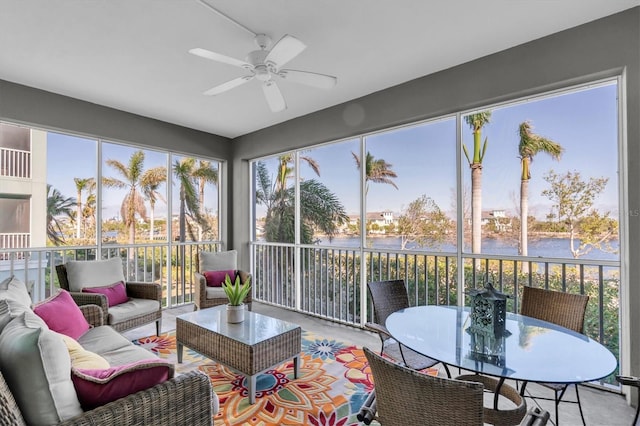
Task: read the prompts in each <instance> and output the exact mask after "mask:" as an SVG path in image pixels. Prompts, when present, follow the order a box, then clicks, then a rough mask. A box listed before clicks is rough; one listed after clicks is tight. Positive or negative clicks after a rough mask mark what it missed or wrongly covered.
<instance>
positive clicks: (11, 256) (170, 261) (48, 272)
mask: <svg viewBox="0 0 640 426" xmlns="http://www.w3.org/2000/svg"><path fill="white" fill-rule="evenodd" d="M220 246H221V243H219V242H198V243H171V244H168V243H166V242H165V243H163V244H138V245H120V244H108V245H104V246H102V247H101V248H100V249H98V248H97V247H95V246H92V247H64V248H60V247H56V248H41V249H40V248H30V249H28V250H24V249H2V250H0V280H2V279H4V278H5V277H7V276H9V275H12V274H13V275H15V276H16V277H17V278H19V279H20V280H22V281H23V282H25V283H26V284H27V286H28V287H29V288H31V294H32V299H33V301H34V302H38V301H40V300H43V299H45V298H46V297H48V296H49V295H51V294H52V293H53V292H54V290H55V289H57V288H59V287H60V283H59V281H58V277H57V275H56V272H55V267H56V265H60V264H63V263H65V262H67V261H69V260H95V259H108V258H111V257H115V256H119V257H121V258H123V259H127V260H128V261H127V262H126V269H125V277H126V279H127V280H128V281H139V282H153V283H158V284H160V285H161V286H162V290H163V305H164V306H165V307H173V306H178V305H182V304H185V303H191V302H193V299H194V292H195V285H194V282H193V272H196V271H197V270H198V269H197V268H198V256H197V254H198V253H199V252H200V251H217V250H219V249H220ZM98 251H99V253H98Z"/></svg>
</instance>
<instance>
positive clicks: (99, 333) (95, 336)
mask: <svg viewBox="0 0 640 426" xmlns="http://www.w3.org/2000/svg"><path fill="white" fill-rule="evenodd" d="M78 343H80V345H82V347H83V348H84V349H86V350H88V351H91V352H94V353H97V354H98V355H102V354H103V353H106V352H110V351H115V350H117V349H120V348H124V347H126V346H130V345H131V342H130V341H129V340H127V339H126V338H125V337H124V336H123V335H121V334H120V333H118V332H117V331H115V330H114V329H113V328H111V327H109V326H107V325H103V326H100V327H95V328H91V329H89V331H87V332H86V333H84V334H83V335H82V336H80V338H79V339H78Z"/></svg>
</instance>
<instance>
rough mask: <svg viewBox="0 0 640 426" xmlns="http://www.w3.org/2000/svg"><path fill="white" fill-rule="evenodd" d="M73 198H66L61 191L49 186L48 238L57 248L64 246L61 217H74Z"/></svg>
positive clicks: (74, 201)
mask: <svg viewBox="0 0 640 426" xmlns="http://www.w3.org/2000/svg"><path fill="white" fill-rule="evenodd" d="M75 203H76V200H75V199H74V198H73V197H69V198H65V197H64V196H63V195H62V193H61V192H60V191H58V190H57V189H55V188H53V186H52V185H49V184H47V237H48V238H49V240H50V241H51V242H52V243H53V244H54V245H56V246H59V245H60V244H64V242H65V240H64V235H63V234H62V223H61V222H60V219H59V217H60V216H67V217H69V218H71V217H72V216H73V205H74V204H75Z"/></svg>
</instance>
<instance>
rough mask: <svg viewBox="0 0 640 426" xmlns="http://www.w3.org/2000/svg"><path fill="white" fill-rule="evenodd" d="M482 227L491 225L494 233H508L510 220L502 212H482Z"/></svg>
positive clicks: (510, 224)
mask: <svg viewBox="0 0 640 426" xmlns="http://www.w3.org/2000/svg"><path fill="white" fill-rule="evenodd" d="M481 223H482V226H486V225H493V226H494V229H495V230H496V231H500V232H502V231H508V230H510V229H511V227H512V223H511V219H510V218H509V217H507V212H505V211H504V210H486V211H483V212H482V220H481Z"/></svg>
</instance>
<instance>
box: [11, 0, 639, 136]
mask: <svg viewBox="0 0 640 426" xmlns="http://www.w3.org/2000/svg"><path fill="white" fill-rule="evenodd" d="M206 1H207V2H208V3H209V4H211V5H212V6H213V7H215V8H216V9H218V10H220V11H221V12H222V13H224V14H226V15H227V16H229V17H231V18H233V19H235V20H236V21H238V22H239V23H240V24H242V25H243V26H245V27H247V28H249V29H250V30H251V31H253V32H256V33H265V34H267V35H269V36H270V37H271V38H272V39H273V40H274V41H276V40H278V39H280V37H282V36H283V35H284V34H291V35H293V36H295V37H297V38H299V39H300V40H302V41H303V42H304V43H305V44H307V46H308V47H307V49H306V50H305V51H304V52H302V53H301V54H300V55H299V56H297V57H296V58H295V59H293V60H292V61H291V62H289V63H288V64H287V66H286V67H287V68H293V69H299V70H307V71H314V72H318V73H324V74H330V75H334V76H337V77H338V84H337V86H336V87H335V88H333V89H331V90H328V91H327V90H321V89H315V88H311V87H307V86H303V85H299V84H296V83H293V82H290V81H280V82H279V87H280V89H281V91H282V93H283V95H284V97H285V99H286V101H287V104H288V109H287V110H285V111H283V112H280V113H272V112H271V111H270V110H269V108H268V106H267V103H266V101H265V99H264V96H263V93H262V89H261V87H260V85H259V82H257V81H255V80H254V81H251V82H249V83H247V84H245V85H243V86H241V87H237V88H235V89H233V90H231V91H229V92H226V93H223V94H221V95H218V96H215V97H207V96H203V95H202V92H204V91H205V90H207V89H209V88H211V87H213V86H216V85H218V84H221V83H223V82H226V81H228V80H232V79H234V78H236V77H240V76H241V75H244V74H245V71H244V70H242V69H240V68H236V67H233V66H229V65H225V64H221V63H216V62H213V61H209V60H206V59H202V58H199V57H196V56H193V55H190V54H189V53H187V51H188V50H189V49H191V48H194V47H201V48H204V49H208V50H212V51H215V52H218V53H222V54H224V55H227V56H231V57H235V58H238V59H244V58H245V56H246V54H247V53H248V52H249V51H251V50H255V48H256V46H255V44H254V41H253V37H252V36H251V35H250V34H249V33H247V32H245V31H244V30H242V29H241V28H239V27H237V26H235V25H234V24H232V23H231V22H229V21H227V20H225V19H224V18H222V17H220V16H219V15H217V14H215V13H214V12H213V11H211V10H210V9H209V8H207V7H206V6H204V5H202V4H201V3H199V2H198V1H197V0H55V1H51V0H0V79H4V80H7V81H11V82H15V83H20V84H25V85H28V86H32V87H36V88H39V89H44V90H47V91H51V92H55V93H60V94H63V95H67V96H71V97H74V98H78V99H82V100H86V101H89V102H93V103H96V104H101V105H105V106H109V107H113V108H117V109H120V110H124V111H128V112H132V113H136V114H140V115H143V116H147V117H152V118H156V119H159V120H163V121H167V122H170V123H175V124H179V125H182V126H187V127H191V128H194V129H199V130H203V131H206V132H210V133H215V134H218V135H221V136H226V137H230V138H234V137H237V136H240V135H243V134H246V133H249V132H252V131H255V130H259V129H262V128H265V127H268V126H271V125H274V124H277V123H280V122H283V121H286V120H289V119H292V118H294V117H299V116H302V115H305V114H309V113H311V112H314V111H317V110H320V109H324V108H327V107H330V106H333V105H337V104H340V103H343V102H346V101H349V100H351V99H354V98H358V97H360V96H364V95H367V94H369V93H372V92H376V91H378V90H381V89H384V88H387V87H390V86H394V85H397V84H400V83H402V82H405V81H408V80H412V79H415V78H417V77H420V76H423V75H427V74H430V73H433V72H435V71H438V70H442V69H446V68H449V67H451V66H454V65H457V64H461V63H464V62H467V61H469V60H472V59H475V58H478V57H481V56H485V55H487V54H490V53H494V52H497V51H500V50H503V49H505V48H508V47H512V46H515V45H518V44H522V43H524V42H527V41H529V40H533V39H536V38H540V37H542V36H544V35H547V34H551V33H554V32H557V31H560V30H563V29H566V28H570V27H573V26H576V25H579V24H582V23H585V22H589V21H592V20H595V19H597V18H600V17H603V16H607V15H610V14H613V13H616V12H619V11H622V10H625V9H628V8H631V7H633V6H637V5H640V0H484V1H481V2H480V1H471V0H455V1H452V0H428V1H427V0H396V1H391V0H206ZM0 102H2V98H1V95H0Z"/></svg>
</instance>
